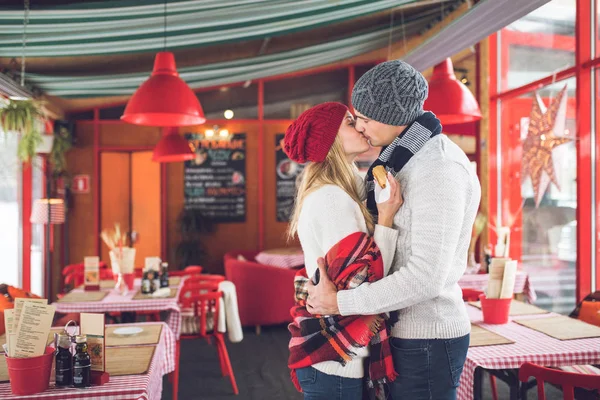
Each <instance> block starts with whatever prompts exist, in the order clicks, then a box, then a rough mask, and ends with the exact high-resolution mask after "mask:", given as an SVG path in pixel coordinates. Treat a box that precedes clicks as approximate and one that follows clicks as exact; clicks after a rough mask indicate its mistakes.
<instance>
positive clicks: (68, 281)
mask: <svg viewBox="0 0 600 400" xmlns="http://www.w3.org/2000/svg"><path fill="white" fill-rule="evenodd" d="M62 275H63V276H64V279H63V282H64V285H63V286H64V287H67V286H71V287H73V288H76V287H78V286H80V285H83V281H84V274H83V264H71V265H67V266H66V267H64V268H63V270H62Z"/></svg>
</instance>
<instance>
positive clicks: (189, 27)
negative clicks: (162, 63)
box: [0, 0, 439, 57]
mask: <svg viewBox="0 0 600 400" xmlns="http://www.w3.org/2000/svg"><path fill="white" fill-rule="evenodd" d="M415 2H417V0H344V1H331V0H300V1H281V0H235V1H234V0H178V1H170V2H168V5H167V8H166V10H167V11H166V16H167V19H166V20H167V25H166V30H165V18H164V12H165V7H164V2H163V1H159V0H148V1H144V2H140V1H119V2H115V1H110V2H86V3H83V2H82V3H78V4H75V5H69V6H60V7H56V6H55V7H52V6H44V5H43V2H42V4H40V7H43V8H41V9H40V8H36V9H33V10H31V12H30V16H29V24H28V26H27V49H26V55H27V57H61V56H86V55H98V54H122V53H133V52H149V51H160V50H162V49H163V46H164V38H165V36H166V39H167V47H168V49H179V48H189V47H200V46H207V45H215V44H220V43H230V42H239V41H244V40H251V39H259V38H266V37H273V36H278V35H284V34H287V33H291V32H297V31H304V30H309V29H314V28H316V27H319V26H325V25H328V24H332V23H337V22H341V21H347V20H350V19H354V18H358V17H362V16H365V15H369V14H373V13H376V12H381V11H385V10H388V9H391V8H394V7H398V6H401V5H403V4H409V3H415ZM49 3H50V2H49ZM140 3H143V5H139V4H140ZM115 4H116V6H115ZM438 15H439V13H438ZM22 44H23V11H22V10H4V11H3V10H2V6H1V5H0V57H17V56H20V55H21V51H22Z"/></svg>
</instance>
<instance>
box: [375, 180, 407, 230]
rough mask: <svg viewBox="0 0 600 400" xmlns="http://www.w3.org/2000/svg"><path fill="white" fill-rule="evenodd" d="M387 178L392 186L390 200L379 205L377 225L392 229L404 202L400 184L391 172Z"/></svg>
mask: <svg viewBox="0 0 600 400" xmlns="http://www.w3.org/2000/svg"><path fill="white" fill-rule="evenodd" d="M387 178H388V182H389V184H390V198H389V199H388V200H387V201H384V202H383V203H378V204H377V212H378V213H379V219H378V221H377V223H378V224H379V225H382V226H387V227H388V228H391V227H392V224H393V223H394V216H395V215H396V213H397V212H398V210H399V209H400V207H401V206H402V204H403V203H404V200H403V199H402V193H401V189H400V183H398V181H397V180H396V178H394V177H393V176H392V174H390V173H389V172H388V174H387Z"/></svg>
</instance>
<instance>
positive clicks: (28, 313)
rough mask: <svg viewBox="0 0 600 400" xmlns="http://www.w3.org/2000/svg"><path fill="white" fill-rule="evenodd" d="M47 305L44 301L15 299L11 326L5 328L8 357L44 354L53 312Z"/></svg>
mask: <svg viewBox="0 0 600 400" xmlns="http://www.w3.org/2000/svg"><path fill="white" fill-rule="evenodd" d="M47 303H48V301H47V300H46V299H23V298H19V299H15V308H14V313H13V315H12V317H13V318H12V326H7V328H10V331H7V337H8V338H9V339H8V343H9V348H8V355H9V357H20V358H27V357H38V356H41V355H43V354H44V352H45V350H46V343H47V339H48V335H49V334H50V327H51V326H52V320H53V318H54V312H55V307H54V306H53V305H48V304H47ZM9 325H10V324H9Z"/></svg>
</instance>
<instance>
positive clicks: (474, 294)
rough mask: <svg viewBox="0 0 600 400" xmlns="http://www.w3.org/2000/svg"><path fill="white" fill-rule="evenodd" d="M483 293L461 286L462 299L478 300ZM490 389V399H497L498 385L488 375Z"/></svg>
mask: <svg viewBox="0 0 600 400" xmlns="http://www.w3.org/2000/svg"><path fill="white" fill-rule="evenodd" d="M481 294H483V292H482V291H481V290H476V289H470V288H463V289H462V296H463V300H464V301H479V295H481ZM490 390H491V392H492V399H493V400H498V387H497V386H496V377H495V376H494V375H490Z"/></svg>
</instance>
